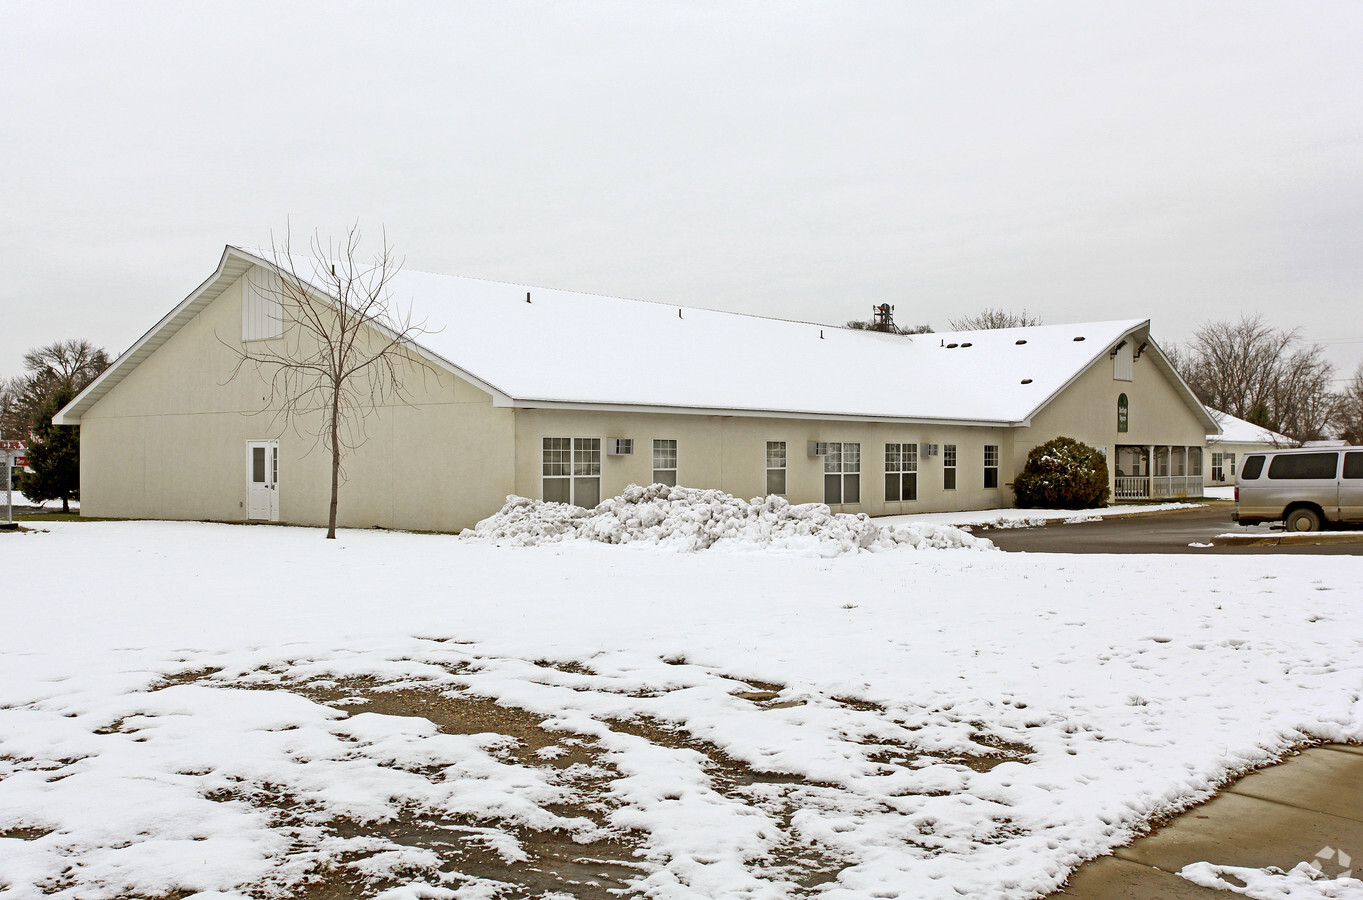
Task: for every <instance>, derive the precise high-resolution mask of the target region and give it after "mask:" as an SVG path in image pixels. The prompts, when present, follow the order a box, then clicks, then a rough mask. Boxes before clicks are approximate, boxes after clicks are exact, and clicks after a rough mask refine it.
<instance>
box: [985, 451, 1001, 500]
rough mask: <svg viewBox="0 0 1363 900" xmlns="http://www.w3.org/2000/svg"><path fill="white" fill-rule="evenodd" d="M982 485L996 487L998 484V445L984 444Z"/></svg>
mask: <svg viewBox="0 0 1363 900" xmlns="http://www.w3.org/2000/svg"><path fill="white" fill-rule="evenodd" d="M984 486H985V488H986V489H987V488H996V487H998V486H999V445H998V444H985V445H984Z"/></svg>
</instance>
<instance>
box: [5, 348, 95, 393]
mask: <svg viewBox="0 0 1363 900" xmlns="http://www.w3.org/2000/svg"><path fill="white" fill-rule="evenodd" d="M24 368H25V369H27V370H28V373H29V377H30V378H42V379H47V380H50V381H56V382H60V383H62V384H65V385H68V386H70V387H73V388H75V389H76V390H77V391H80V390H84V388H85V386H86V385H88V384H89V383H90V382H92V381H94V380H95V377H96V376H97V375H99V373H100V372H103V371H104V370H105V369H107V368H109V354H107V353H105V352H104V351H103V350H101V349H100V348H99V347H96V346H95V345H94V344H92V343H90V342H89V341H85V340H77V339H71V340H66V341H57V342H56V343H53V344H48V345H47V346H46V347H39V348H38V349H37V350H30V351H28V352H27V353H25V354H24Z"/></svg>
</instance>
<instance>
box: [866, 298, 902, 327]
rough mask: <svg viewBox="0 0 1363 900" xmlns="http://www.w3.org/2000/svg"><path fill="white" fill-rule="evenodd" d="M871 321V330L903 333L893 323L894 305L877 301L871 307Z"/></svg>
mask: <svg viewBox="0 0 1363 900" xmlns="http://www.w3.org/2000/svg"><path fill="white" fill-rule="evenodd" d="M871 313H872V321H873V322H874V323H875V325H874V326H873V330H875V331H885V332H889V333H890V334H903V332H902V331H900V330H899V326H898V325H896V324H895V323H894V307H893V306H891V305H890V304H888V303H879V304H877V305H875V306H872V307H871Z"/></svg>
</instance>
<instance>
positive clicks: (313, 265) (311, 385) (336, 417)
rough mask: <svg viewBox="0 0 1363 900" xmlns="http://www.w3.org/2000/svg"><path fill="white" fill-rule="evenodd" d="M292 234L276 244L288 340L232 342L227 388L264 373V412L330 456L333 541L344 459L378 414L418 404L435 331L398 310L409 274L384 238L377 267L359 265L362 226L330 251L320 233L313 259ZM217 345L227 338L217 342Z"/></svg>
mask: <svg viewBox="0 0 1363 900" xmlns="http://www.w3.org/2000/svg"><path fill="white" fill-rule="evenodd" d="M291 244H292V237H291V235H290V234H289V233H288V232H287V231H286V232H285V236H284V239H283V241H282V243H281V244H275V243H274V242H273V241H272V243H271V248H270V249H271V254H272V256H273V262H274V264H275V268H276V269H277V270H278V271H277V274H278V276H279V277H278V282H277V286H276V287H267V288H266V290H267V292H268V293H269V294H271V295H273V298H274V299H275V300H276V301H277V309H278V314H279V316H280V325H281V327H282V334H281V335H280V336H279V337H277V338H273V339H269V340H260V341H251V342H249V343H240V344H238V343H232V342H228V341H222V343H223V344H224V345H226V346H227V347H228V348H229V349H231V350H232V352H233V353H234V354H235V355H236V357H237V361H236V365H235V366H234V367H233V369H232V372H231V374H230V375H229V376H228V379H227V380H228V381H231V380H233V379H235V378H237V377H238V376H239V375H240V374H241V373H242V372H243V371H246V370H252V371H255V372H258V373H259V374H260V375H261V376H262V378H264V379H265V381H266V383H267V384H268V385H269V394H268V397H267V398H266V401H265V403H264V405H263V408H262V410H261V411H262V412H271V413H273V415H274V416H275V417H276V419H282V420H283V422H284V423H285V424H287V425H288V426H289V427H291V428H292V429H293V430H294V431H295V433H301V432H300V428H301V429H304V430H307V431H310V432H311V433H312V436H313V438H314V446H321V447H322V448H323V449H324V450H325V451H326V452H327V453H328V454H330V456H331V505H330V509H329V511H328V513H327V537H328V538H334V537H336V509H337V503H338V495H339V490H340V484H341V482H342V481H343V480H344V477H345V471H344V468H343V465H342V462H343V460H344V458H345V457H346V456H347V455H349V454H350V453H351V452H353V451H354V450H355V449H356V448H358V447H359V446H361V445H362V444H363V443H364V442H365V440H366V439H367V437H368V433H367V430H366V425H367V421H368V419H369V417H370V416H371V415H372V414H373V413H374V412H375V411H376V410H378V409H379V408H380V407H383V406H388V405H393V404H406V405H410V403H411V393H410V391H409V390H408V387H407V383H406V382H407V379H408V378H409V377H410V376H411V375H412V374H414V373H419V374H420V375H421V377H422V378H423V380H424V378H425V376H426V375H427V374H434V373H435V369H434V368H433V367H432V366H431V365H430V364H429V363H428V362H427V361H426V360H425V359H424V358H423V357H422V355H421V354H420V352H419V351H418V350H417V349H416V344H415V341H416V339H417V338H419V337H420V336H421V335H423V334H426V333H427V329H426V327H425V322H424V321H423V322H418V321H414V320H413V318H412V311H411V307H410V305H409V306H407V307H406V308H403V307H401V306H400V305H399V304H398V303H396V302H395V301H394V299H393V296H392V291H391V283H392V281H393V278H394V277H395V276H396V275H397V273H398V271H399V270H400V269H401V267H402V261H401V260H399V259H397V258H396V257H395V256H394V253H393V249H392V248H391V247H390V246H389V245H388V239H387V235H386V234H384V235H383V245H382V249H381V250H380V252H379V253H378V254H377V255H376V256H375V257H374V259H373V261H372V262H369V263H365V262H363V261H362V260H361V258H360V230H359V226H358V225H356V226H352V227H351V228H349V229H347V231H346V234H345V237H344V239H343V240H340V241H337V240H335V239H332V240H329V241H328V242H327V244H326V246H323V244H322V239H321V237H320V235H318V234H317V233H316V232H314V234H313V237H312V241H311V244H310V249H311V251H312V257H311V258H305V257H299V256H296V255H295V254H294V253H293V249H292V246H291ZM219 340H222V339H221V338H219Z"/></svg>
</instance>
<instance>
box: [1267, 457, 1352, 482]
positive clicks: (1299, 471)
mask: <svg viewBox="0 0 1363 900" xmlns="http://www.w3.org/2000/svg"><path fill="white" fill-rule="evenodd" d="M1337 471H1339V454H1338V453H1291V454H1284V455H1283V456H1275V457H1273V462H1271V463H1269V465H1268V477H1269V478H1274V479H1288V478H1334V477H1335V472H1337Z"/></svg>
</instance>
